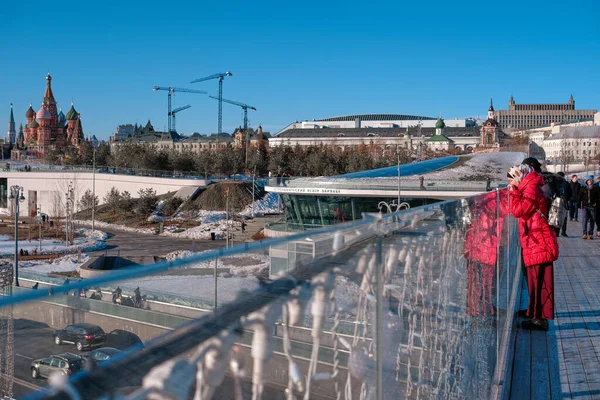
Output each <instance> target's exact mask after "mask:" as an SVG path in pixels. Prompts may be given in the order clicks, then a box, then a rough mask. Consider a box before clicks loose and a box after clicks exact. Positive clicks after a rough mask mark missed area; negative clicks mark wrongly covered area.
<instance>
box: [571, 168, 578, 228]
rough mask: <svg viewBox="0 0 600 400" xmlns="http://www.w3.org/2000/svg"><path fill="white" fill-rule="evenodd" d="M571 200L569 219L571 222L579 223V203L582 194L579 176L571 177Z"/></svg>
mask: <svg viewBox="0 0 600 400" xmlns="http://www.w3.org/2000/svg"><path fill="white" fill-rule="evenodd" d="M569 186H571V198H570V199H569V218H570V219H571V221H575V222H579V212H578V210H577V203H578V202H579V192H581V183H579V178H577V175H573V176H572V177H571V182H569Z"/></svg>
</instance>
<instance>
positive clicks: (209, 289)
mask: <svg viewBox="0 0 600 400" xmlns="http://www.w3.org/2000/svg"><path fill="white" fill-rule="evenodd" d="M120 286H121V287H122V288H123V290H124V291H126V290H127V289H130V291H133V289H134V288H136V287H139V288H140V290H141V292H142V294H146V295H148V296H149V298H156V299H161V298H169V297H171V296H174V297H176V298H177V297H184V298H187V299H192V300H204V301H206V302H212V300H213V298H214V287H215V279H214V277H213V276H211V275H208V276H206V275H205V276H149V277H144V278H138V279H136V280H135V281H130V282H123V284H122V285H120ZM217 286H218V288H217V290H218V301H219V303H221V304H222V303H225V302H230V301H233V300H234V299H235V298H236V296H237V294H238V293H239V292H240V291H241V290H248V291H254V290H256V289H257V288H258V287H259V283H258V280H257V279H256V278H254V277H246V278H242V277H235V276H234V277H231V278H220V279H218V281H217Z"/></svg>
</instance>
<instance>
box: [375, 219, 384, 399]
mask: <svg viewBox="0 0 600 400" xmlns="http://www.w3.org/2000/svg"><path fill="white" fill-rule="evenodd" d="M378 218H379V219H378V221H377V245H376V249H375V252H376V257H377V267H376V273H375V286H376V288H377V292H376V295H377V312H376V320H377V322H376V324H377V326H376V328H375V341H376V352H377V353H376V354H377V356H376V359H377V400H383V254H382V252H383V232H382V219H381V216H378Z"/></svg>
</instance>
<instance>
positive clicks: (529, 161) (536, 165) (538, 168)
mask: <svg viewBox="0 0 600 400" xmlns="http://www.w3.org/2000/svg"><path fill="white" fill-rule="evenodd" d="M521 164H525V165H529V166H530V167H531V168H533V170H534V171H535V172H542V164H540V162H539V161H538V159H537V158H535V157H527V158H526V159H524V160H523V161H522V162H521Z"/></svg>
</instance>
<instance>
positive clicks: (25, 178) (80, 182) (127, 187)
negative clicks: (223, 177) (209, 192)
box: [0, 171, 209, 216]
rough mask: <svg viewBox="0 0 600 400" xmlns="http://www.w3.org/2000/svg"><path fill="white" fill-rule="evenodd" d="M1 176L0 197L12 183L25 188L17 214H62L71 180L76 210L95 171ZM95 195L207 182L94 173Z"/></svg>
mask: <svg viewBox="0 0 600 400" xmlns="http://www.w3.org/2000/svg"><path fill="white" fill-rule="evenodd" d="M2 178H5V179H6V189H7V190H6V191H0V196H6V193H7V192H10V189H9V188H10V187H11V186H12V185H19V186H22V187H23V188H24V189H25V190H24V192H23V194H24V195H25V199H26V200H25V202H23V203H22V204H21V212H20V215H23V216H27V215H30V213H31V210H34V211H35V210H37V208H38V207H40V208H41V211H42V212H44V213H46V214H48V215H50V216H57V215H56V214H57V212H56V211H58V210H60V215H58V216H62V215H64V203H65V194H66V193H67V189H68V187H69V183H72V185H73V187H74V194H75V200H76V201H75V207H76V211H79V205H78V203H79V200H80V199H81V196H83V194H84V193H85V191H86V190H88V189H89V190H92V186H93V181H94V174H93V173H92V172H91V171H85V172H74V171H39V172H38V171H32V172H17V171H14V172H13V171H2V172H0V185H4V182H2V181H3V179H2ZM95 181H96V185H95V186H96V196H98V200H99V201H100V204H102V203H103V202H104V196H106V194H107V193H108V192H109V191H110V190H111V189H112V188H113V187H115V188H117V189H118V190H119V191H120V192H123V191H128V192H129V193H130V194H131V196H132V197H137V192H138V190H140V189H147V188H152V189H154V190H156V194H158V195H161V194H165V193H169V192H177V191H178V190H180V189H181V188H183V187H192V188H202V187H206V186H207V185H208V183H209V181H207V180H204V179H183V178H157V177H151V176H135V175H117V174H109V173H96V174H95ZM7 201H8V199H7V198H6V197H5V198H4V199H0V204H8V203H7ZM8 213H9V209H8V208H7V207H6V208H0V214H8Z"/></svg>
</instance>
